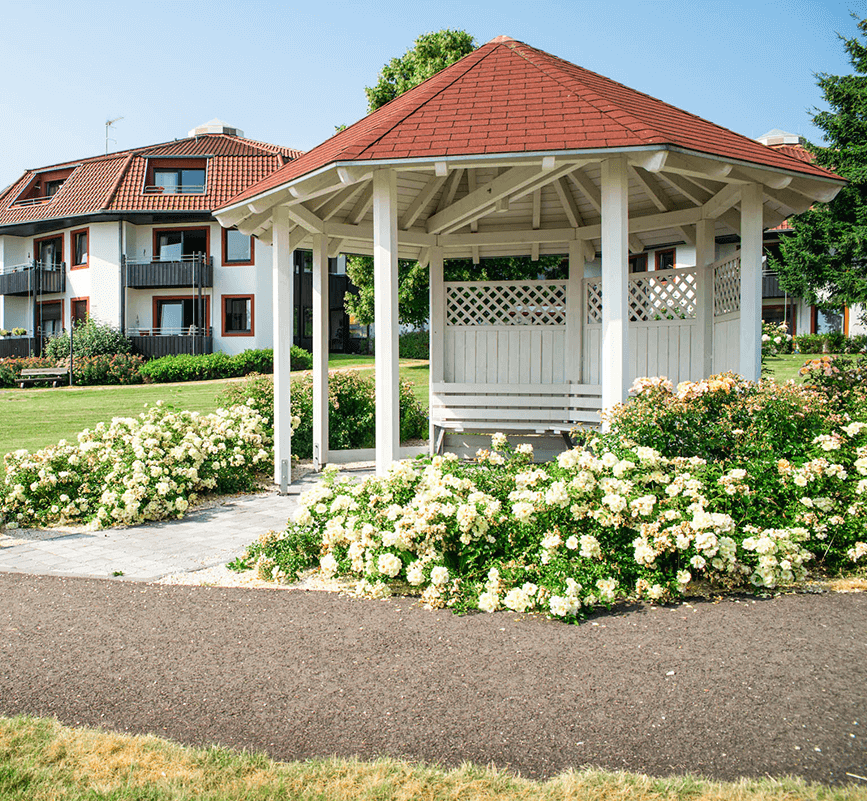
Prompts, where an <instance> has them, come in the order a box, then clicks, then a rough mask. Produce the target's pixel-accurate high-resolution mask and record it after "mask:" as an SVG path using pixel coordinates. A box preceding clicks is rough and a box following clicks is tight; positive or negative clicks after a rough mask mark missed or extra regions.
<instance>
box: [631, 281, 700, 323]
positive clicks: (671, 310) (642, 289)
mask: <svg viewBox="0 0 867 801" xmlns="http://www.w3.org/2000/svg"><path fill="white" fill-rule="evenodd" d="M695 314H696V277H695V272H694V271H692V270H678V271H677V272H672V271H671V270H666V271H665V272H662V273H658V274H657V273H638V274H636V275H630V276H629V322H631V323H648V322H652V321H657V320H687V319H691V318H693V317H695Z"/></svg>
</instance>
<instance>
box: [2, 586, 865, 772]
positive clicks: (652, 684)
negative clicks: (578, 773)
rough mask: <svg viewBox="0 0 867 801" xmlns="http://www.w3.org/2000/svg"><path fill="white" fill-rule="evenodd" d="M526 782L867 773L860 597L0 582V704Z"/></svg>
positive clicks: (176, 736)
mask: <svg viewBox="0 0 867 801" xmlns="http://www.w3.org/2000/svg"><path fill="white" fill-rule="evenodd" d="M25 713H26V714H30V715H37V716H55V717H57V718H58V719H59V720H60V721H62V722H63V723H66V724H69V725H76V726H77V725H86V726H100V727H103V728H106V729H110V730H117V731H124V732H131V733H153V734H157V735H160V736H164V737H168V738H171V739H173V740H176V741H179V742H182V743H187V744H191V745H203V744H210V743H215V744H220V745H224V746H230V747H235V748H246V749H252V750H257V751H264V752H267V753H268V754H269V755H271V756H272V757H274V758H276V759H281V760H296V759H304V758H307V757H320V756H328V755H332V754H336V755H340V756H351V755H352V756H358V757H361V758H372V757H377V756H383V755H385V756H392V757H403V758H408V759H411V760H420V761H425V762H428V763H439V764H442V765H445V766H453V765H458V764H460V763H461V762H464V761H471V762H474V763H477V764H482V765H486V764H494V765H497V766H500V767H503V768H507V769H510V770H512V771H514V772H516V773H520V774H522V775H525V776H529V777H537V778H542V777H549V776H552V775H555V774H557V773H559V772H561V771H563V770H565V769H567V768H570V767H573V768H580V767H583V766H590V765H592V766H599V767H603V768H606V769H610V770H621V769H622V770H629V771H636V772H641V773H648V774H651V775H658V776H665V775H669V774H673V773H692V774H700V775H704V776H708V777H713V778H717V779H725V780H728V779H735V778H738V777H742V776H754V777H755V776H764V775H771V776H781V775H786V774H791V775H796V776H801V777H803V778H805V779H808V780H812V781H819V782H824V783H833V784H837V783H847V782H851V781H855V782H856V783H857V781H858V780H857V779H853V778H851V777H849V776H847V774H856V775H860V776H865V775H867V594H858V593H850V594H842V593H825V594H810V595H805V594H797V595H796V594H792V595H782V596H779V597H775V598H769V599H756V598H750V597H739V598H728V599H725V600H721V601H718V602H710V601H696V602H690V603H687V604H678V605H673V606H666V607H652V606H637V607H634V608H621V609H619V610H615V611H614V612H611V613H604V614H599V615H597V616H595V617H594V618H593V619H591V620H590V621H587V622H585V623H583V624H581V625H580V626H569V625H564V624H562V623H557V622H554V621H550V620H546V619H544V618H541V617H534V616H528V615H516V614H509V613H497V614H493V615H485V614H472V615H466V616H463V617H460V616H456V615H452V614H451V613H449V612H447V611H443V610H437V611H431V610H426V609H422V608H420V607H418V606H417V605H416V604H415V603H414V602H412V601H411V600H408V599H397V598H392V599H387V600H381V601H368V600H360V599H354V598H348V597H342V596H339V595H335V594H329V593H322V592H305V591H301V590H279V591H278V590H252V589H241V588H226V587H188V586H170V585H156V584H145V583H136V582H131V581H112V580H98V579H85V578H68V577H67V578H64V577H58V576H34V575H25V574H3V573H0V714H4V715H15V714H25Z"/></svg>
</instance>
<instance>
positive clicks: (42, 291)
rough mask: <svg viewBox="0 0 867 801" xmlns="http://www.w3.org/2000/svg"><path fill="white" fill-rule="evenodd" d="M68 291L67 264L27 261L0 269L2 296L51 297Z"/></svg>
mask: <svg viewBox="0 0 867 801" xmlns="http://www.w3.org/2000/svg"><path fill="white" fill-rule="evenodd" d="M65 291H66V263H65V262H62V263H60V264H48V263H46V262H40V261H27V262H24V263H23V264H12V265H9V266H8V267H5V266H4V267H0V295H19V296H25V297H26V296H27V295H34V296H35V295H50V294H52V293H55V292H65Z"/></svg>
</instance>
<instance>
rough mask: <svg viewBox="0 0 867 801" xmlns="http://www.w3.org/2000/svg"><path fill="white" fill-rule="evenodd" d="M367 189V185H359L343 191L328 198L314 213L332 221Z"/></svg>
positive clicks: (348, 187)
mask: <svg viewBox="0 0 867 801" xmlns="http://www.w3.org/2000/svg"><path fill="white" fill-rule="evenodd" d="M364 189H365V184H363V183H358V184H353V185H352V186H347V187H345V188H343V189H341V190H340V191H339V192H337V193H336V194H334V195H332V196H331V197H329V198H326V199H325V200H324V202H323V203H320V204H319V205H318V206H316V207H314V209H313V211H314V213H315V214H316V216H317V217H319V218H320V219H322V220H330V219H331V218H332V217H333V216H334V215H335V214H337V213H338V212H339V211H340V210H341V209H342V208H343V207H344V206H346V205H348V204H349V203H351V202H352V201H353V200H354V199H355V198H357V197H358V195H359V194H360V193H361V192H363V191H364Z"/></svg>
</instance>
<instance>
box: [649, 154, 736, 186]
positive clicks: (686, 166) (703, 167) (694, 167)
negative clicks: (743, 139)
mask: <svg viewBox="0 0 867 801" xmlns="http://www.w3.org/2000/svg"><path fill="white" fill-rule="evenodd" d="M732 169H733V165H731V164H729V163H728V162H725V161H717V160H716V159H704V158H701V157H699V156H687V155H685V154H683V153H669V154H668V158H667V159H666V162H665V170H666V172H676V173H682V174H684V175H697V176H699V177H705V178H711V179H712V180H716V181H719V180H721V179H723V178H725V177H726V176H727V175H728V174H729V173H730V172H731V171H732Z"/></svg>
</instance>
